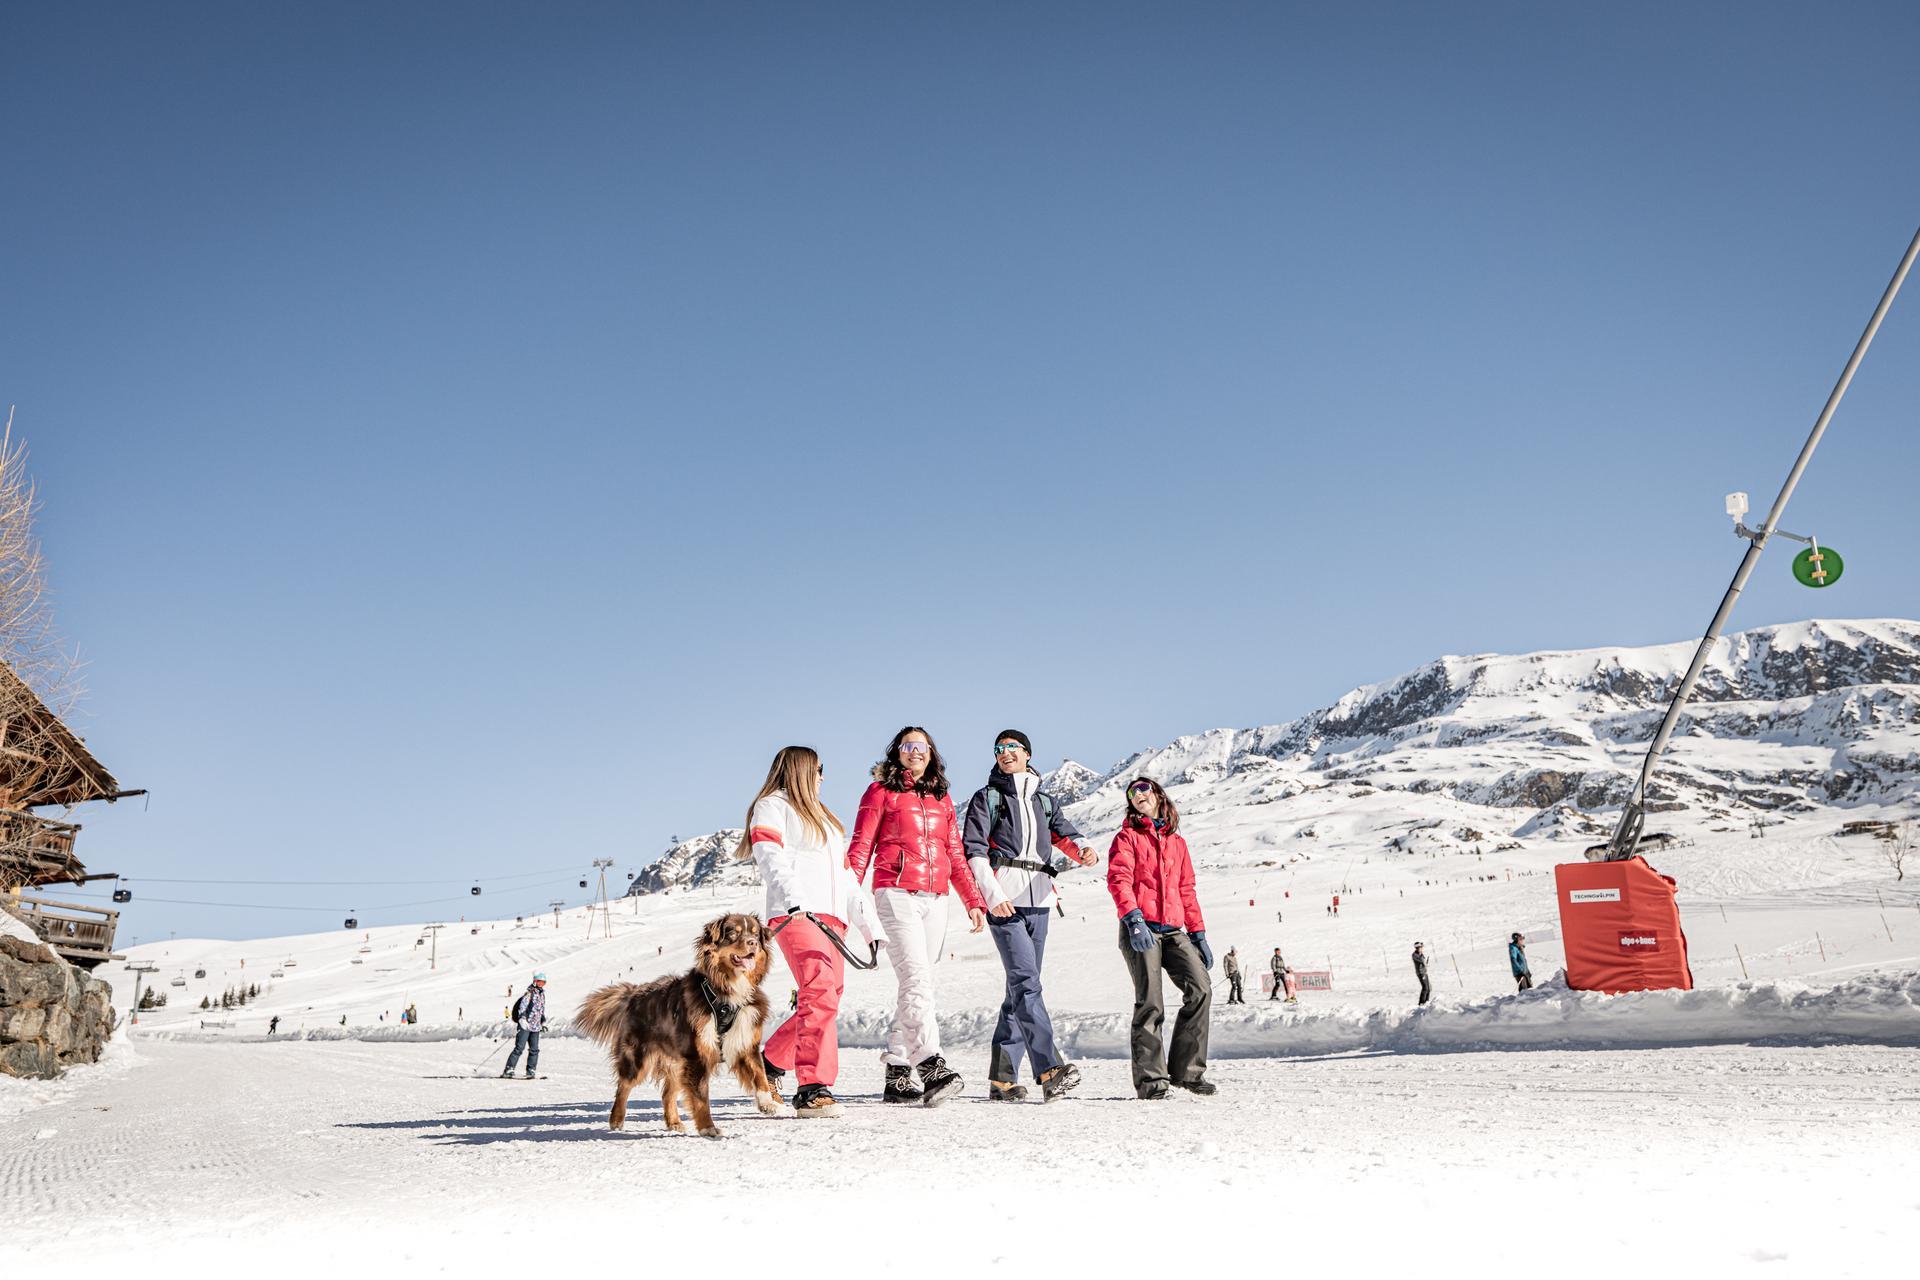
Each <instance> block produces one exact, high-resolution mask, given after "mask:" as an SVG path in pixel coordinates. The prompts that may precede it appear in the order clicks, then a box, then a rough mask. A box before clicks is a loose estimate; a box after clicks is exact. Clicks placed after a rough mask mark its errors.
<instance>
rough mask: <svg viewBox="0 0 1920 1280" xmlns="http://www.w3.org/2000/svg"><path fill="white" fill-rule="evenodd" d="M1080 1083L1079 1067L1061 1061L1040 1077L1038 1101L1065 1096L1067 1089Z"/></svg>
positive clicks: (1047, 1100) (1053, 1099)
mask: <svg viewBox="0 0 1920 1280" xmlns="http://www.w3.org/2000/svg"><path fill="white" fill-rule="evenodd" d="M1079 1083H1080V1068H1078V1067H1076V1066H1074V1065H1073V1064H1072V1063H1071V1062H1063V1063H1061V1064H1060V1065H1059V1066H1057V1067H1055V1068H1054V1069H1053V1070H1051V1071H1049V1072H1047V1074H1045V1075H1043V1076H1041V1077H1040V1101H1042V1102H1053V1101H1056V1100H1058V1099H1059V1098H1062V1097H1065V1096H1066V1092H1067V1090H1069V1089H1071V1088H1073V1087H1074V1086H1075V1085H1077V1084H1079Z"/></svg>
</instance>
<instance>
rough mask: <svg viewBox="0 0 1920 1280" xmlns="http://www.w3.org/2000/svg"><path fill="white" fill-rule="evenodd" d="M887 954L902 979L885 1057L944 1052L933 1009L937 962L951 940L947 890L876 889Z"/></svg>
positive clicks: (915, 1059)
mask: <svg viewBox="0 0 1920 1280" xmlns="http://www.w3.org/2000/svg"><path fill="white" fill-rule="evenodd" d="M873 899H874V908H875V912H876V914H878V915H879V917H880V927H881V928H883V929H885V930H886V931H887V958H888V959H890V960H891V961H893V976H894V979H895V980H896V981H897V982H898V983H899V984H900V989H899V995H898V997H897V998H896V1000H895V1003H894V1007H893V1028H892V1030H891V1031H889V1032H888V1034H887V1053H886V1061H887V1063H888V1065H890V1066H895V1067H913V1066H918V1065H919V1064H920V1063H922V1062H925V1061H926V1060H927V1059H928V1058H931V1057H932V1056H933V1055H934V1054H936V1053H939V1052H940V1020H939V1018H938V1017H937V1016H936V1015H935V1013H934V1008H933V966H934V962H935V961H937V960H938V959H939V958H940V948H942V947H944V946H946V945H947V895H946V894H944V893H941V894H934V893H919V892H916V891H914V890H911V889H878V890H875V891H874V895H873Z"/></svg>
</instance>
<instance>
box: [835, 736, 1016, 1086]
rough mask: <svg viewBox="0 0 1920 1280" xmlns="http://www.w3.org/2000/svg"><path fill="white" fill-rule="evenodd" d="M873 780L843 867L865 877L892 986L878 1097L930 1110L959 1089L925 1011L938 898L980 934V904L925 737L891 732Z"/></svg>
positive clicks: (935, 1024) (934, 753) (938, 939)
mask: <svg viewBox="0 0 1920 1280" xmlns="http://www.w3.org/2000/svg"><path fill="white" fill-rule="evenodd" d="M873 777H874V782H873V785H872V786H870V787H868V788H867V794H866V795H864V796H862V797H861V798H860V813H859V816H858V817H856V818H855V819H854V823H853V840H852V843H851V844H850V845H849V846H848V848H847V865H848V866H850V867H852V868H853V873H854V875H855V877H856V878H859V879H863V880H864V879H865V878H866V874H867V869H868V868H869V867H871V868H872V869H873V899H874V906H875V907H876V908H877V909H878V913H879V916H880V920H881V923H882V926H883V927H884V928H885V930H886V934H887V958H888V959H890V960H892V961H893V976H894V979H895V980H896V981H897V982H898V983H899V984H900V989H899V996H898V999H897V1001H896V1002H895V1005H894V1010H893V1028H892V1031H891V1032H890V1033H889V1035H888V1037H887V1051H886V1064H887V1082H886V1091H885V1093H884V1095H883V1096H884V1098H885V1100H886V1101H888V1102H920V1103H923V1104H924V1105H926V1106H929V1107H935V1106H938V1105H940V1104H941V1103H942V1102H945V1101H946V1100H947V1099H948V1098H951V1097H952V1096H953V1095H954V1094H956V1093H959V1092H960V1090H961V1088H962V1087H963V1082H962V1080H961V1079H960V1077H959V1075H957V1074H956V1073H955V1072H954V1070H953V1069H952V1068H951V1067H949V1066H947V1063H946V1059H945V1058H943V1057H941V1056H940V1023H939V1021H938V1020H937V1019H936V1017H935V1015H934V1008H933V964H934V962H935V961H937V960H938V959H939V958H940V950H941V948H942V947H944V946H945V945H946V941H947V892H948V890H950V889H951V890H952V891H953V892H955V893H958V894H959V895H960V901H961V902H962V903H963V904H965V906H966V909H967V919H968V920H970V921H971V922H972V923H973V931H974V932H975V933H978V932H980V930H982V929H983V928H985V927H986V923H987V915H986V904H985V903H984V902H982V901H981V899H980V888H979V886H978V885H976V884H975V883H974V880H973V873H972V872H971V871H970V870H968V868H967V859H966V853H965V851H964V850H963V848H962V846H961V843H960V824H959V823H958V822H957V821H955V819H954V813H953V798H952V797H951V796H949V795H948V794H947V772H946V764H945V762H944V761H942V760H941V759H940V751H939V748H937V747H935V746H934V745H933V738H932V737H931V736H930V735H929V734H928V733H927V731H926V730H925V729H922V728H920V727H918V726H917V725H908V726H907V727H906V728H904V729H902V730H901V731H900V732H898V733H896V734H894V735H893V741H892V742H891V743H890V744H888V746H887V754H886V758H885V759H883V760H882V761H881V762H880V763H879V764H877V765H875V766H874V767H873ZM916 1068H918V1070H919V1073H920V1083H919V1084H918V1085H915V1084H914V1081H913V1076H914V1071H915V1069H916Z"/></svg>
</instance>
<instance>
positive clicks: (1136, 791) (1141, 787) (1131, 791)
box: [1127, 782, 1153, 796]
mask: <svg viewBox="0 0 1920 1280" xmlns="http://www.w3.org/2000/svg"><path fill="white" fill-rule="evenodd" d="M1127 794H1128V795H1133V796H1148V795H1152V794H1153V784H1152V783H1151V782H1136V783H1134V784H1133V785H1132V786H1130V787H1128V788H1127Z"/></svg>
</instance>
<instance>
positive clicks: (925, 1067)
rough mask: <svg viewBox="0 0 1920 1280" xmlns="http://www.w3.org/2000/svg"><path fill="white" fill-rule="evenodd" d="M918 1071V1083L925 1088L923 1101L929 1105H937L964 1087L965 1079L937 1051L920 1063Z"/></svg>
mask: <svg viewBox="0 0 1920 1280" xmlns="http://www.w3.org/2000/svg"><path fill="white" fill-rule="evenodd" d="M919 1071H920V1083H921V1084H923V1085H925V1086H926V1090H927V1093H926V1097H925V1098H924V1099H923V1102H924V1103H925V1105H927V1106H929V1107H937V1106H939V1105H940V1104H941V1103H943V1102H945V1101H946V1100H947V1099H948V1098H951V1097H953V1096H954V1095H955V1094H956V1093H959V1092H960V1090H962V1089H964V1088H966V1081H964V1080H962V1079H961V1078H960V1073H959V1072H957V1071H955V1070H954V1069H953V1068H952V1067H950V1066H948V1065H947V1060H946V1059H945V1058H943V1057H941V1056H940V1055H939V1054H937V1053H936V1054H934V1055H933V1056H932V1057H931V1058H928V1059H927V1060H926V1061H925V1062H923V1063H921V1064H920V1067H919Z"/></svg>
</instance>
